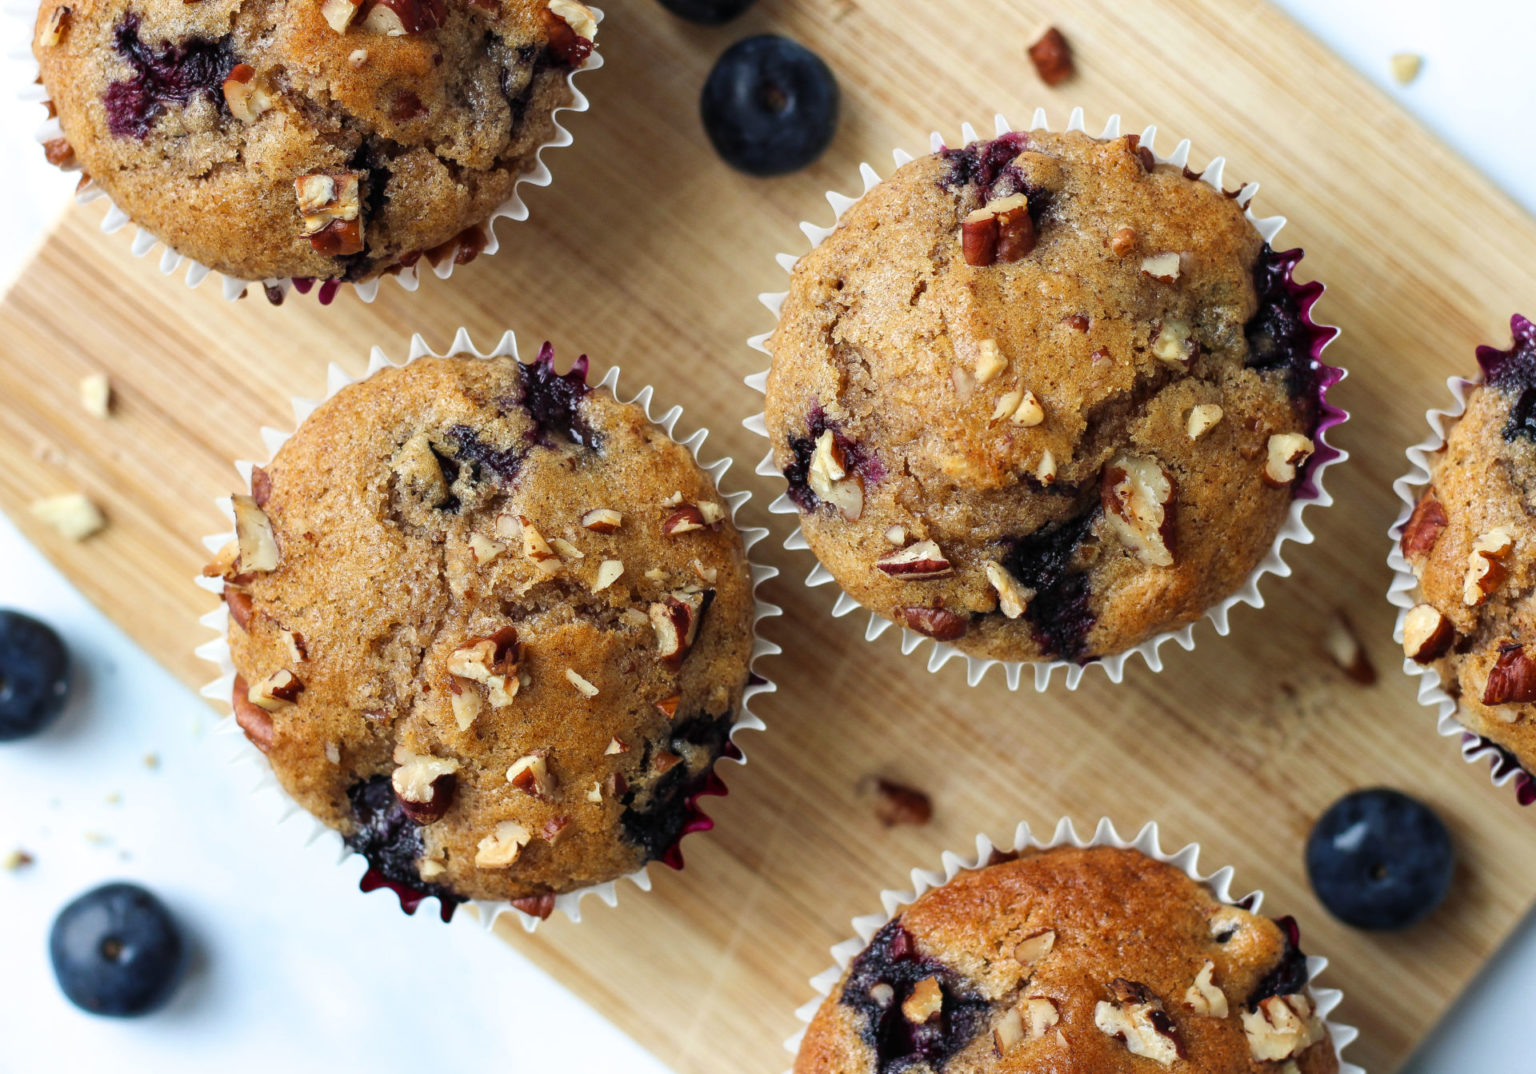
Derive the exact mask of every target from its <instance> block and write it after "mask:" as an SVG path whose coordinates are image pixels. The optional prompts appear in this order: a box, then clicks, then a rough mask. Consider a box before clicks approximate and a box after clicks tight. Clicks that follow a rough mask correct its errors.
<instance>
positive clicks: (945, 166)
mask: <svg viewBox="0 0 1536 1074" xmlns="http://www.w3.org/2000/svg"><path fill="white" fill-rule="evenodd" d="M1299 257H1300V253H1299V252H1292V253H1289V254H1276V253H1274V252H1273V251H1272V250H1270V249H1269V247H1268V246H1267V245H1266V244H1265V243H1264V240H1263V239H1262V238H1261V236H1260V235H1259V233H1258V231H1257V230H1256V229H1255V228H1254V226H1253V224H1252V223H1250V222H1249V221H1248V220H1247V219H1246V218H1245V217H1244V213H1243V209H1242V207H1241V206H1240V204H1239V202H1238V200H1237V199H1235V198H1233V197H1230V196H1227V195H1225V194H1223V193H1222V192H1221V191H1219V190H1216V189H1215V188H1213V187H1212V186H1210V185H1209V184H1208V183H1204V182H1200V181H1198V177H1197V176H1194V175H1193V174H1192V173H1188V172H1184V171H1181V170H1180V169H1178V168H1175V167H1172V166H1169V165H1158V164H1156V163H1155V162H1154V160H1153V158H1152V155H1151V154H1150V153H1149V152H1148V151H1147V150H1146V149H1145V148H1144V147H1140V146H1139V145H1138V142H1137V139H1136V138H1135V137H1134V136H1131V137H1125V138H1118V139H1115V140H1113V141H1102V142H1101V141H1098V140H1095V139H1092V138H1089V137H1087V136H1086V135H1083V134H1080V133H1068V134H1051V133H1049V132H1036V133H1031V134H1018V133H1015V134H1009V135H1005V136H1003V137H1001V138H998V139H996V140H994V141H991V142H978V143H974V144H972V145H969V146H966V147H965V148H963V149H946V150H942V151H940V152H938V153H935V154H932V155H930V156H926V157H922V158H919V159H917V160H915V161H912V162H911V163H909V164H907V165H905V166H903V167H902V168H900V169H898V170H897V171H896V173H895V174H894V175H892V176H891V177H890V178H889V179H887V180H885V181H884V182H882V183H880V184H878V185H877V186H876V187H874V189H872V190H871V191H869V192H868V193H867V194H865V195H864V196H863V197H862V198H861V199H859V201H858V202H857V203H856V204H855V205H854V206H853V207H852V208H850V209H849V210H848V211H847V212H846V213H844V214H843V217H842V219H841V221H840V222H839V223H838V226H837V229H836V230H835V231H834V232H833V233H832V234H831V235H830V236H829V237H828V238H827V239H826V240H825V241H824V242H823V243H821V245H820V246H818V247H817V248H816V249H815V250H814V251H812V252H811V253H809V254H807V255H806V256H805V257H803V258H801V259H800V261H799V263H798V264H797V265H796V266H795V268H794V271H793V274H792V279H791V282H790V289H789V295H788V298H787V300H786V301H785V303H784V306H783V309H782V311H781V316H780V320H779V325H778V327H777V329H776V330H775V331H774V333H773V335H772V337H771V339H770V340H769V344H768V346H769V350H770V351H771V353H772V368H771V370H770V372H769V375H768V385H767V399H766V416H767V425H768V430H769V436H770V438H771V441H772V446H773V457H774V461H775V464H776V466H777V467H778V468H779V469H780V470H781V471H782V472H783V473H784V475H785V477H786V479H787V480H788V482H789V496H790V498H791V499H792V500H793V501H794V503H795V504H796V505H797V506H798V508H799V510H800V514H801V526H802V528H803V530H804V532H805V536H806V539H807V540H808V541H809V543H810V546H811V548H812V550H813V551H814V552H815V553H816V555H817V557H818V558H819V559H820V560H821V562H822V563H823V564H824V565H825V566H826V567H827V569H828V570H830V571H831V572H832V574H833V575H834V576H836V578H837V581H838V583H839V584H840V585H841V586H842V588H843V589H844V590H845V591H847V592H848V594H849V595H850V596H852V597H853V598H855V599H856V600H858V601H859V602H860V603H861V604H863V605H864V606H865V607H867V608H869V609H871V610H872V611H875V612H877V613H878V614H880V615H883V616H885V617H886V618H888V619H891V620H893V621H895V622H897V623H900V624H902V625H904V626H908V627H911V628H912V629H914V630H916V631H919V632H920V633H923V634H927V635H929V636H931V637H934V638H938V639H940V640H944V641H950V642H953V643H954V644H955V645H957V646H959V647H960V648H961V649H962V650H964V651H966V652H968V653H972V654H974V655H977V656H982V657H993V658H997V659H1004V660H1045V659H1067V660H1075V661H1078V662H1086V661H1088V660H1092V659H1094V658H1096V657H1100V656H1105V655H1109V654H1112V653H1116V652H1120V651H1122V650H1125V649H1127V648H1131V647H1133V646H1135V645H1136V644H1138V643H1140V642H1142V641H1144V640H1146V639H1147V638H1149V637H1151V636H1153V635H1156V634H1158V633H1161V632H1163V631H1167V630H1171V629H1175V628H1177V627H1179V626H1181V625H1183V624H1185V623H1187V622H1190V621H1192V620H1194V619H1196V618H1198V617H1199V616H1200V615H1201V614H1202V613H1203V612H1204V611H1205V610H1206V609H1207V608H1209V607H1211V606H1212V605H1213V604H1216V603H1217V602H1219V601H1220V600H1221V599H1223V598H1225V597H1227V596H1228V595H1230V594H1231V593H1233V592H1234V591H1235V590H1237V589H1238V588H1239V587H1240V586H1241V585H1242V584H1243V582H1244V580H1245V579H1246V578H1247V577H1248V575H1249V573H1250V572H1251V571H1252V570H1253V569H1254V568H1255V567H1256V566H1257V565H1258V563H1259V562H1260V560H1261V559H1262V558H1263V557H1264V556H1265V554H1266V553H1267V552H1268V550H1269V548H1270V546H1271V544H1272V543H1273V541H1274V539H1275V536H1276V534H1277V533H1278V531H1279V529H1280V527H1281V525H1282V523H1283V521H1284V519H1285V517H1286V513H1287V510H1288V508H1289V506H1290V503H1291V500H1292V496H1293V494H1294V492H1295V490H1296V489H1297V487H1298V486H1299V485H1302V483H1303V482H1304V481H1305V465H1306V460H1307V459H1308V457H1309V455H1310V454H1311V452H1312V450H1313V442H1312V436H1313V435H1314V432H1315V429H1316V427H1317V422H1318V412H1319V409H1320V408H1319V388H1318V384H1317V363H1316V361H1315V359H1314V357H1313V351H1314V342H1315V339H1316V333H1317V331H1318V330H1316V329H1314V328H1313V327H1312V326H1311V325H1310V323H1309V322H1308V321H1307V320H1306V317H1305V315H1304V312H1303V306H1302V304H1301V303H1302V301H1303V300H1304V299H1305V298H1307V297H1310V295H1311V292H1309V290H1308V289H1307V288H1302V287H1297V286H1296V285H1293V284H1292V283H1291V280H1290V272H1291V269H1292V267H1293V266H1294V265H1295V263H1296V261H1297V260H1298V259H1299Z"/></svg>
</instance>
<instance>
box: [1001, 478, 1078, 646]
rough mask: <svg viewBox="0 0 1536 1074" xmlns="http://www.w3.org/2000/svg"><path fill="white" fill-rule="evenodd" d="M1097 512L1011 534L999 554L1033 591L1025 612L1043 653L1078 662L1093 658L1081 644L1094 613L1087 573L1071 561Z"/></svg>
mask: <svg viewBox="0 0 1536 1074" xmlns="http://www.w3.org/2000/svg"><path fill="white" fill-rule="evenodd" d="M1098 514H1099V509H1098V508H1097V507H1093V508H1090V509H1089V510H1087V511H1085V512H1084V513H1083V514H1081V515H1078V516H1077V517H1076V518H1073V519H1069V520H1067V521H1066V522H1062V523H1060V524H1058V525H1056V526H1053V527H1049V528H1046V529H1042V530H1038V531H1036V532H1035V533H1031V534H1029V535H1028V536H1025V537H1017V538H1014V539H1013V541H1012V547H1011V548H1009V549H1008V552H1007V554H1006V555H1004V557H1003V566H1004V567H1005V568H1007V570H1008V571H1009V573H1011V574H1012V575H1013V576H1014V577H1015V578H1017V579H1018V580H1019V582H1020V583H1021V584H1023V585H1024V586H1025V587H1027V588H1029V589H1033V590H1034V591H1035V596H1034V598H1033V599H1032V600H1030V602H1029V605H1028V606H1027V607H1026V608H1025V611H1024V617H1025V619H1027V620H1028V621H1029V625H1030V627H1031V629H1032V631H1033V636H1034V640H1035V644H1036V645H1038V646H1039V647H1040V648H1041V650H1043V651H1044V652H1045V653H1046V655H1048V656H1053V657H1059V658H1061V659H1064V660H1075V661H1077V662H1078V663H1080V664H1081V663H1087V662H1088V661H1089V660H1092V659H1094V658H1093V657H1092V656H1090V655H1089V654H1088V653H1087V647H1086V642H1087V638H1088V631H1089V630H1090V629H1092V627H1093V623H1094V614H1093V609H1092V608H1091V607H1090V606H1089V601H1088V598H1089V592H1088V576H1087V574H1085V573H1084V572H1083V571H1082V570H1081V569H1079V568H1077V567H1075V566H1074V565H1073V561H1074V560H1075V559H1076V558H1077V550H1078V548H1080V547H1081V546H1082V543H1083V542H1084V541H1085V540H1088V539H1089V531H1090V530H1091V529H1092V528H1093V523H1094V519H1096V518H1097V517H1098Z"/></svg>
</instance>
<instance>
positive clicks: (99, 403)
mask: <svg viewBox="0 0 1536 1074" xmlns="http://www.w3.org/2000/svg"><path fill="white" fill-rule="evenodd" d="M80 405H81V406H83V407H85V412H86V413H87V414H89V415H91V416H92V417H95V418H104V417H106V416H107V415H108V414H110V413H111V412H112V382H111V381H109V380H108V379H107V375H106V374H105V373H92V374H91V375H90V376H88V377H84V378H82V379H81V381H80Z"/></svg>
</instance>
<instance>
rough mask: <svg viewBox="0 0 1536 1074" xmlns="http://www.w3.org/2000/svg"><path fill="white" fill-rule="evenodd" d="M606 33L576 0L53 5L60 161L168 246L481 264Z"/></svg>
mask: <svg viewBox="0 0 1536 1074" xmlns="http://www.w3.org/2000/svg"><path fill="white" fill-rule="evenodd" d="M595 33H596V24H595V22H594V21H593V18H592V15H591V12H589V11H588V10H587V9H586V8H585V7H583V6H582V5H581V4H579V3H576V2H574V0H361V2H359V0H323V2H321V0H314V2H305V3H283V2H273V0H197V2H195V3H188V2H185V0H68V2H67V3H61V2H59V0H44V3H43V4H42V6H41V8H40V10H39V12H38V19H37V31H36V36H35V37H34V40H33V53H34V55H35V56H36V57H37V60H38V63H39V64H40V65H41V67H42V79H43V83H44V85H45V86H46V88H47V91H48V95H49V97H50V98H51V101H52V104H51V108H52V109H54V110H56V112H57V115H58V119H59V123H60V125H61V126H62V128H63V137H62V138H61V139H56V140H55V141H53V142H50V143H49V144H48V146H47V151H48V156H49V159H50V160H52V161H53V162H54V163H58V164H65V165H68V164H71V163H74V162H78V163H79V164H80V166H81V167H82V168H83V169H84V170H85V172H86V174H87V175H88V176H89V177H90V178H91V179H92V180H93V181H94V182H96V183H97V184H99V185H100V187H101V188H102V189H103V190H105V191H106V193H107V194H109V195H110V196H111V197H112V200H113V201H115V202H116V203H117V205H118V206H119V207H120V208H121V209H122V210H123V211H124V212H126V213H127V214H128V215H129V216H130V217H132V218H133V220H134V221H135V222H136V223H138V224H140V225H142V226H143V227H145V228H147V229H148V230H149V231H151V232H152V233H153V234H154V235H155V237H156V238H158V239H160V240H162V241H163V242H165V243H166V244H167V245H168V246H170V247H172V248H173V249H175V250H176V251H177V252H179V253H182V254H185V255H187V256H189V257H192V258H195V259H196V260H198V261H201V262H202V263H203V264H205V265H208V266H210V267H212V268H214V269H217V270H219V271H220V272H224V273H227V274H229V275H231V276H235V277H238V278H240V279H246V280H269V279H281V278H285V277H290V276H291V277H299V278H321V279H341V280H350V281H359V280H364V279H368V278H370V277H372V276H376V275H378V274H379V273H380V272H382V271H385V270H386V269H389V268H392V267H395V266H404V265H410V264H414V263H415V261H416V259H417V258H419V257H420V256H422V255H423V254H427V255H429V256H430V257H433V258H437V257H441V256H444V255H445V254H450V253H452V252H453V250H454V247H455V246H456V245H457V246H458V251H459V252H458V256H460V257H461V258H463V259H467V258H468V257H470V256H473V255H474V254H475V253H478V251H479V249H480V247H481V246H482V245H483V243H484V240H485V235H484V233H483V231H482V230H481V229H480V227H479V225H481V224H482V223H483V222H484V221H485V220H486V219H487V217H489V215H490V214H491V212H492V211H493V210H494V209H495V208H496V207H497V206H498V205H500V204H501V203H502V202H504V201H506V200H507V199H508V198H509V197H510V196H511V194H512V190H513V187H514V185H515V183H516V181H517V178H518V177H519V176H520V175H521V174H523V173H524V172H525V171H527V170H529V169H531V168H532V167H534V166H535V164H536V160H535V151H536V150H537V148H538V147H539V146H540V145H542V144H543V143H544V142H545V141H547V140H548V139H549V137H550V134H551V132H552V130H553V127H554V110H555V109H556V108H557V107H560V106H563V105H565V104H566V103H568V101H569V99H570V90H569V87H568V85H567V83H566V76H567V74H568V73H569V72H570V71H571V70H572V69H574V68H577V67H580V66H581V65H582V64H584V63H585V62H586V60H587V57H588V55H589V54H590V52H591V49H592V36H593V35H594V34H595ZM440 248H442V249H440Z"/></svg>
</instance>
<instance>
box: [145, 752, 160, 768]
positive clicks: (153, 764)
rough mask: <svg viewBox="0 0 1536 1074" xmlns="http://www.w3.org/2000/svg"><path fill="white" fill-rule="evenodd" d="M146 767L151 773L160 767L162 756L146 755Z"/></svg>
mask: <svg viewBox="0 0 1536 1074" xmlns="http://www.w3.org/2000/svg"><path fill="white" fill-rule="evenodd" d="M144 767H145V768H147V769H149V770H150V771H151V772H153V771H155V770H156V769H158V768H159V767H160V755H159V754H158V753H146V754H145V755H144Z"/></svg>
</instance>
